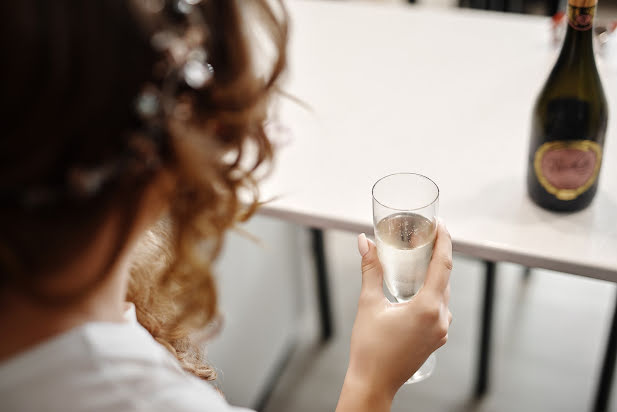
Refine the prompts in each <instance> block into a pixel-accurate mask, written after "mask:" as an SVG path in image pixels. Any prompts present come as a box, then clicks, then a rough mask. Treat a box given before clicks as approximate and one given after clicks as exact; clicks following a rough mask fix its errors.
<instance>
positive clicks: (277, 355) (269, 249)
mask: <svg viewBox="0 0 617 412" xmlns="http://www.w3.org/2000/svg"><path fill="white" fill-rule="evenodd" d="M242 229H243V230H245V231H247V232H249V233H251V234H252V235H253V236H255V237H257V238H258V239H259V240H258V241H254V240H252V239H250V238H248V237H247V236H244V235H242V234H238V233H235V232H231V233H229V234H228V235H227V238H226V242H225V248H224V251H223V253H222V255H221V257H220V258H219V259H218V260H217V268H216V274H217V285H218V287H219V290H218V291H219V309H220V311H221V313H222V314H223V316H224V324H223V330H222V331H221V334H220V336H217V337H216V338H215V339H214V340H213V341H211V342H208V360H209V361H210V362H211V364H212V365H214V366H215V367H216V368H217V371H218V379H219V382H220V383H221V386H222V390H223V392H224V393H225V397H226V398H227V400H228V401H229V402H230V403H232V404H234V405H239V406H245V407H254V406H255V405H256V403H257V402H258V401H259V397H260V396H261V395H262V393H263V390H264V388H265V386H266V384H267V383H268V380H269V378H270V376H271V374H272V373H273V372H274V371H275V368H276V367H277V366H278V362H280V360H281V356H283V355H284V354H285V350H286V349H287V347H288V345H289V344H290V343H291V342H292V339H294V337H295V336H296V333H295V332H296V330H295V326H296V324H297V318H298V312H299V310H300V306H299V302H298V300H299V299H298V297H299V283H300V279H299V278H300V276H301V273H300V272H301V271H300V269H298V268H299V267H301V265H302V262H301V258H302V256H300V254H299V253H300V251H301V250H304V249H306V248H303V247H301V246H300V245H299V242H300V241H301V235H302V234H303V232H304V231H303V230H301V229H300V228H298V227H297V226H295V225H290V224H288V223H285V222H280V221H277V220H274V219H270V218H264V217H260V216H257V217H255V218H253V219H251V221H250V222H249V223H247V224H245V225H242Z"/></svg>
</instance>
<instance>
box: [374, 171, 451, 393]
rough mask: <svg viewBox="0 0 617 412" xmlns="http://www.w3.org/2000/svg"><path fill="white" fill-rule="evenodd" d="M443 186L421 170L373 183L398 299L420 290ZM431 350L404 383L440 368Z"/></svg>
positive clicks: (381, 239)
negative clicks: (421, 173) (436, 365)
mask: <svg viewBox="0 0 617 412" xmlns="http://www.w3.org/2000/svg"><path fill="white" fill-rule="evenodd" d="M438 206H439V188H438V187H437V185H436V184H435V182H433V181H432V180H431V179H429V178H428V177H426V176H422V175H420V174H416V173H395V174H392V175H388V176H385V177H382V178H381V179H379V180H378V181H377V183H375V185H374V186H373V225H374V228H375V240H376V244H377V254H378V256H379V261H380V262H381V266H382V268H383V272H384V282H385V284H386V287H387V288H388V291H389V292H390V294H391V295H392V297H393V298H394V299H395V300H396V302H407V301H409V300H411V299H412V298H413V296H414V295H415V294H416V293H417V292H418V290H419V289H420V287H421V286H422V284H423V283H424V278H425V276H426V272H427V270H428V265H429V262H430V260H431V257H432V255H433V245H434V244H435V236H436V234H437V209H438ZM435 362H436V359H435V354H434V353H433V354H431V355H430V356H429V358H428V359H427V360H426V362H424V364H423V365H422V366H421V367H420V369H418V371H417V372H416V373H415V374H414V375H413V376H412V377H411V378H410V379H409V380H408V381H407V382H405V383H415V382H420V381H422V380H424V379H426V378H428V377H429V376H430V375H431V374H432V373H433V370H434V369H435Z"/></svg>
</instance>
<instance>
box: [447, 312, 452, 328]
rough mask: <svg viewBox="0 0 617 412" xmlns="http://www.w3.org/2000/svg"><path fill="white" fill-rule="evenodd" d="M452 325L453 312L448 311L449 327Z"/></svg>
mask: <svg viewBox="0 0 617 412" xmlns="http://www.w3.org/2000/svg"><path fill="white" fill-rule="evenodd" d="M451 324H452V312H450V311H448V325H451Z"/></svg>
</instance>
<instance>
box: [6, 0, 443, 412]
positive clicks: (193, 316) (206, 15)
mask: <svg viewBox="0 0 617 412" xmlns="http://www.w3.org/2000/svg"><path fill="white" fill-rule="evenodd" d="M272 3H273V2H268V1H266V0H237V1H232V0H203V1H199V0H174V1H166V0H134V1H126V0H96V1H95V0H89V1H72V0H55V1H53V2H50V1H47V0H20V1H19V2H3V3H2V4H1V5H0V12H1V13H0V15H2V16H5V19H4V20H5V21H4V23H3V25H2V28H1V29H0V30H1V31H2V33H0V34H1V36H0V47H1V49H0V50H2V55H3V63H2V64H1V65H0V82H1V83H2V86H1V90H2V91H3V92H2V94H1V95H0V99H1V100H0V101H1V102H2V103H1V106H2V111H3V113H4V116H3V117H4V121H3V137H2V138H1V139H0V200H1V201H0V210H1V211H0V228H1V229H0V306H1V310H0V336H2V339H0V409H2V410H3V411H31V410H32V411H34V410H48V411H82V410H83V411H132V410H147V411H168V410H174V411H198V410H207V411H227V410H232V409H233V408H231V407H230V406H229V405H227V403H226V402H225V401H224V399H223V398H222V396H220V395H219V394H218V393H217V392H216V391H215V390H214V389H212V387H211V386H210V385H209V384H208V383H206V382H204V380H205V381H209V380H213V379H215V374H214V372H213V370H212V368H211V367H210V366H208V365H207V363H206V362H205V360H204V358H203V356H202V354H201V351H200V350H199V340H200V339H198V338H199V337H198V336H197V335H199V334H200V333H201V334H202V335H203V332H204V330H207V329H206V326H208V327H210V328H211V327H212V325H213V324H216V319H217V309H216V307H217V306H216V293H215V286H214V281H213V278H212V275H211V266H210V265H211V262H213V260H214V259H215V258H216V256H217V254H218V252H219V250H220V248H221V244H222V240H223V234H224V233H225V231H226V230H227V229H228V228H230V227H231V226H233V224H234V223H235V222H238V221H240V220H244V219H246V218H248V216H250V215H251V213H252V212H253V211H254V210H255V208H256V206H257V201H256V199H257V189H256V180H257V176H258V172H259V173H261V172H262V171H263V168H264V167H266V168H267V166H268V164H269V161H270V159H271V157H272V147H271V145H270V143H269V141H268V139H267V137H266V134H265V132H264V122H265V120H266V112H267V108H268V102H269V100H270V98H271V97H272V96H273V94H274V93H275V92H276V91H277V81H278V79H279V76H280V74H281V73H282V71H283V68H284V65H285V47H286V40H287V26H286V14H285V10H284V8H283V7H282V6H281V5H278V4H272ZM256 39H260V41H259V42H258V41H257V40H256ZM264 43H267V44H265V46H266V47H263V46H264ZM264 50H265V51H268V50H269V51H273V53H265V52H263V53H262V55H258V51H264ZM265 56H269V58H266V57H265ZM248 195H252V197H251V196H248ZM241 197H242V201H241V200H240V199H241ZM251 199H252V200H251ZM358 248H359V251H360V254H361V255H362V276H363V278H362V292H361V295H360V300H359V305H358V314H357V318H356V321H355V324H354V329H353V334H352V340H351V351H350V359H349V367H348V371H347V376H346V378H345V382H344V383H343V388H342V391H341V396H340V400H339V404H338V407H337V410H339V411H381V410H384V411H385V410H389V407H390V403H391V401H392V398H393V397H394V394H395V393H396V391H397V390H398V388H399V387H400V386H401V385H402V383H403V382H404V381H405V380H406V379H407V378H408V377H410V376H411V375H412V374H413V373H414V372H415V370H417V369H418V368H419V366H420V365H421V364H422V363H423V362H424V360H425V359H426V358H427V357H428V355H429V354H430V353H431V352H433V351H434V350H436V349H437V348H438V347H440V346H441V345H443V344H444V343H445V341H446V338H447V330H448V326H449V322H450V321H451V315H450V312H449V311H448V307H447V305H448V300H449V286H448V285H449V275H450V270H451V244H450V238H449V235H448V233H447V231H446V230H445V228H444V227H443V226H440V228H439V231H438V237H437V241H436V246H435V252H434V255H433V259H432V261H431V265H430V268H429V273H428V274H427V280H426V283H425V286H424V287H423V289H422V290H421V291H420V292H419V294H418V295H417V296H416V298H414V300H413V301H411V302H408V303H405V304H400V305H392V304H390V303H388V302H387V300H386V298H385V297H384V295H383V293H382V286H381V285H382V272H381V267H380V265H379V261H378V259H377V254H376V249H375V246H374V244H373V243H372V242H370V241H368V240H367V239H366V237H365V236H364V235H361V236H360V237H359V238H358ZM126 300H128V301H130V302H132V303H131V304H127V303H125V301H126ZM133 304H134V306H133ZM135 313H136V316H135ZM135 318H136V319H135ZM385 337H387V338H385ZM172 354H173V355H175V356H172Z"/></svg>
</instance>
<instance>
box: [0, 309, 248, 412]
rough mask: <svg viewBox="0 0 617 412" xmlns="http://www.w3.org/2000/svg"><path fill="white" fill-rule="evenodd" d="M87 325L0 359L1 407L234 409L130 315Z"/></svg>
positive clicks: (50, 411) (24, 411)
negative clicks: (123, 319) (120, 320)
mask: <svg viewBox="0 0 617 412" xmlns="http://www.w3.org/2000/svg"><path fill="white" fill-rule="evenodd" d="M132 317H133V321H128V322H126V323H124V324H122V323H88V324H85V325H83V326H80V327H77V328H75V329H73V330H71V331H69V332H66V333H64V334H62V335H60V336H57V337H54V338H52V339H50V340H48V341H47V342H44V343H42V344H40V345H38V346H36V347H35V348H33V349H30V350H28V351H26V352H24V353H22V354H19V355H18V356H16V357H13V358H12V359H9V360H7V361H5V362H3V363H0V410H2V411H3V412H13V411H15V412H30V411H32V412H36V411H47V412H78V411H79V412H81V411H88V412H124V411H148V412H149V411H152V412H158V411H160V412H169V411H180V412H197V411H200V412H232V411H233V412H240V411H246V409H236V408H232V407H231V406H229V405H228V404H227V402H225V400H224V399H223V397H222V396H221V395H220V394H219V393H218V392H216V391H215V390H214V389H213V388H212V387H211V386H210V385H209V384H207V383H206V382H204V381H201V380H199V379H197V378H196V377H194V376H192V375H189V374H188V373H186V372H184V371H183V370H182V368H181V367H180V365H179V364H178V362H177V361H176V359H175V358H174V357H173V356H172V355H171V354H170V353H169V352H168V351H167V350H166V349H165V348H164V347H163V346H161V345H160V344H158V343H157V342H156V341H155V340H154V339H153V338H152V336H151V335H150V334H149V333H148V332H147V331H146V330H145V329H144V328H143V327H142V326H141V325H139V324H138V323H137V322H136V321H135V320H134V309H133V314H132Z"/></svg>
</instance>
